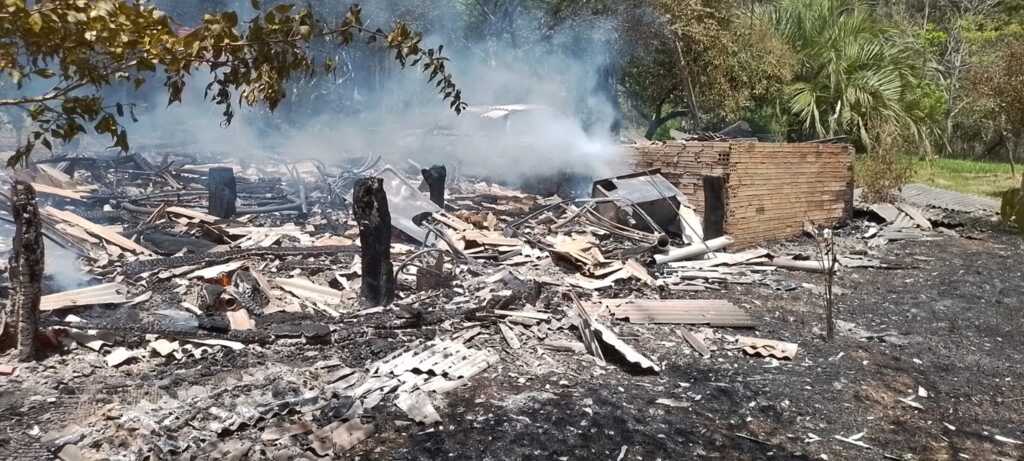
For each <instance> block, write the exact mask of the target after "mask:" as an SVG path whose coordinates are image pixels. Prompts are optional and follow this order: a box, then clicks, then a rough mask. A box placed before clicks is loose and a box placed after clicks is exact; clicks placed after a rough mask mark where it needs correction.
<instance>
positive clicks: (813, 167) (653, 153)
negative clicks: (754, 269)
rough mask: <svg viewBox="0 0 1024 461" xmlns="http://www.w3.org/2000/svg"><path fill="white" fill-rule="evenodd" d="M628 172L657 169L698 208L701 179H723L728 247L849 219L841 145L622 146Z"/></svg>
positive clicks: (849, 181) (845, 149)
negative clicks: (628, 156) (730, 240)
mask: <svg viewBox="0 0 1024 461" xmlns="http://www.w3.org/2000/svg"><path fill="white" fill-rule="evenodd" d="M628 149H629V150H630V154H631V156H632V162H631V163H632V167H633V168H634V169H636V170H642V169H651V168H660V169H661V170H662V175H663V176H665V178H666V179H668V180H669V181H670V182H672V183H673V184H675V185H676V187H678V188H679V190H680V191H682V192H683V193H684V194H686V196H687V198H688V199H689V201H690V204H691V205H692V206H693V207H694V209H695V210H696V211H697V212H698V213H703V211H704V190H703V187H702V184H701V177H702V176H705V175H713V176H724V177H725V181H726V189H727V190H726V208H727V211H726V218H725V231H726V233H728V234H729V235H731V236H732V237H733V238H734V239H736V246H749V245H756V244H759V243H761V242H764V241H766V240H777V239H784V238H789V237H792V236H794V235H798V234H799V233H800V232H801V230H802V229H803V223H804V221H812V222H814V223H816V224H819V225H832V224H835V223H838V222H840V221H843V220H845V219H847V218H848V217H849V213H850V209H851V206H852V200H853V167H852V165H853V148H852V147H850V146H849V145H843V144H809V143H802V144H782V143H679V142H673V143H665V144H650V145H634V146H628Z"/></svg>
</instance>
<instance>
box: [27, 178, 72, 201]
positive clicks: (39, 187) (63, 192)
mask: <svg viewBox="0 0 1024 461" xmlns="http://www.w3.org/2000/svg"><path fill="white" fill-rule="evenodd" d="M32 187H33V188H34V189H35V190H36V192H37V193H40V194H46V195H56V196H58V197H63V198H66V199H70V200H77V201H79V202H84V201H85V194H82V193H80V192H75V191H70V190H67V189H61V188H59V187H53V186H48V185H46V184H40V183H37V182H34V183H32Z"/></svg>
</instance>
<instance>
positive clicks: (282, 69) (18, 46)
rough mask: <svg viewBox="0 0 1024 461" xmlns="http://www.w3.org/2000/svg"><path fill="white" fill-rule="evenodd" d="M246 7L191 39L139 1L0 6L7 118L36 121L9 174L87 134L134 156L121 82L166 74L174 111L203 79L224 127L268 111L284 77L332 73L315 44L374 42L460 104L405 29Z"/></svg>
mask: <svg viewBox="0 0 1024 461" xmlns="http://www.w3.org/2000/svg"><path fill="white" fill-rule="evenodd" d="M251 3H252V6H253V8H254V9H255V10H257V11H258V12H259V14H257V15H256V16H255V17H254V18H253V19H252V20H250V21H248V22H247V23H246V24H239V17H238V14H237V13H236V12H234V11H224V12H220V13H215V14H207V15H205V16H204V17H203V20H202V24H200V25H199V26H198V27H195V28H194V29H191V30H186V29H181V28H178V27H176V26H175V24H176V23H175V22H174V21H173V20H172V19H171V18H170V17H169V16H168V15H167V14H166V13H165V12H164V11H162V10H160V9H157V8H155V7H153V6H149V5H147V4H146V3H143V2H125V1H117V0H93V1H89V0H48V1H45V2H32V4H31V5H29V4H28V3H27V2H26V1H24V0H0V75H2V76H3V77H2V78H4V79H7V80H9V82H10V83H11V84H13V85H14V86H15V87H16V88H17V89H18V90H20V91H19V92H18V95H16V96H11V95H10V94H8V95H4V96H3V97H2V99H0V109H7V108H19V109H23V110H24V111H26V113H27V114H28V117H29V119H30V120H31V122H32V127H31V133H30V134H29V136H28V138H27V139H26V140H25V141H24V144H22V145H20V146H19V147H18V149H17V151H16V152H15V155H14V156H12V157H11V159H10V160H9V161H8V165H9V166H14V165H17V164H19V163H24V162H26V161H27V159H28V157H29V155H30V154H31V153H32V151H33V150H34V148H35V147H36V146H37V145H41V146H43V147H45V148H47V149H51V150H52V148H53V142H54V140H60V141H64V142H67V141H70V140H71V139H73V138H75V137H76V136H78V135H80V134H82V133H86V132H88V131H90V128H91V131H92V132H95V133H97V134H103V135H108V136H109V137H110V138H111V140H112V141H113V146H112V147H117V148H119V149H120V150H122V151H127V150H128V149H129V144H128V135H127V130H126V129H125V127H124V125H123V123H122V120H124V119H125V118H130V119H135V114H134V106H133V105H131V104H124V103H123V102H121V101H111V100H110V98H108V97H106V96H105V95H104V92H103V89H104V88H106V87H108V86H110V85H112V84H115V83H116V82H130V83H131V84H132V85H134V87H135V88H139V87H141V86H142V85H143V84H145V82H146V81H147V80H150V79H153V78H154V77H156V76H158V75H159V76H160V77H162V80H163V85H164V86H165V87H166V90H167V94H168V104H173V103H175V102H180V101H181V97H182V92H183V90H184V88H185V85H186V83H187V82H189V81H190V78H191V77H192V76H193V73H195V72H206V73H208V74H209V81H208V83H207V85H206V95H207V97H208V98H209V100H210V101H211V102H213V103H214V104H217V105H219V106H221V107H222V108H223V117H224V122H225V123H230V122H231V119H232V117H233V116H234V111H235V106H236V105H237V104H245V105H256V104H266V105H267V107H269V108H270V109H271V110H273V109H275V108H276V107H277V105H278V104H279V103H280V102H281V101H282V100H284V99H285V97H286V96H287V94H288V92H287V86H286V83H287V82H288V81H289V80H292V79H294V78H296V77H301V76H308V75H311V74H315V73H330V72H333V71H334V70H335V69H336V67H337V61H336V60H335V59H331V58H327V59H323V60H317V58H316V57H315V56H314V54H312V53H311V52H310V49H309V46H310V43H311V42H313V41H314V40H315V41H318V42H320V43H322V44H325V45H327V46H332V47H336V48H344V47H347V46H348V45H350V44H352V43H353V41H355V40H366V41H367V42H370V43H377V44H379V45H380V46H382V47H384V48H385V49H386V50H388V51H389V52H390V53H391V54H392V55H393V58H394V59H395V60H396V61H397V62H398V63H399V64H400V65H401V66H406V65H410V66H415V67H418V68H420V69H421V70H422V71H423V72H425V73H427V74H428V75H429V81H431V82H433V83H434V84H435V86H436V87H437V89H438V91H439V93H440V94H441V96H442V98H443V99H444V100H445V101H447V102H448V103H449V105H450V107H451V108H452V109H453V110H454V111H456V112H461V110H462V109H463V108H464V107H465V102H463V100H462V94H461V91H460V90H459V89H458V88H457V87H456V85H455V83H454V81H453V77H452V75H451V73H449V72H448V71H447V68H446V63H447V58H445V57H444V56H443V55H442V48H441V47H438V48H436V49H434V48H427V47H424V46H422V45H421V35H420V34H419V33H417V32H415V31H413V30H412V29H411V28H410V27H409V26H408V25H406V24H405V23H403V22H396V23H394V24H393V25H392V27H391V28H390V29H389V30H387V31H385V30H382V29H371V28H369V27H367V26H365V25H364V24H363V20H362V14H361V9H360V8H359V7H358V6H352V7H350V8H349V9H348V10H347V14H346V15H345V16H344V17H343V18H341V19H340V20H337V21H328V20H326V19H324V18H320V17H317V16H316V15H315V14H314V12H313V11H312V10H311V9H309V8H304V9H299V8H295V7H294V6H293V5H291V4H278V5H275V6H273V7H272V8H267V9H265V10H262V9H261V8H260V2H259V1H257V0H253V1H252V2H251ZM37 88H42V89H39V90H36V89H37ZM87 127H88V128H87Z"/></svg>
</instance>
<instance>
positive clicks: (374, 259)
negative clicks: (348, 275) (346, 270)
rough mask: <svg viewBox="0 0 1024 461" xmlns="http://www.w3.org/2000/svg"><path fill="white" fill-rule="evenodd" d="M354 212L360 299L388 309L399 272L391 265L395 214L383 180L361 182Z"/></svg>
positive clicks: (356, 192)
mask: <svg viewBox="0 0 1024 461" xmlns="http://www.w3.org/2000/svg"><path fill="white" fill-rule="evenodd" d="M352 212H353V214H354V215H355V218H356V222H357V223H359V243H360V245H361V247H362V269H363V284H362V288H361V292H360V295H361V296H362V299H363V301H364V302H365V303H367V304H368V305H371V306H386V305H388V304H391V301H393V300H394V299H395V271H394V267H393V265H392V264H391V213H390V212H389V211H388V198H387V194H386V193H385V192H384V180H383V179H381V178H360V179H359V180H358V181H356V184H355V188H354V189H353V191H352Z"/></svg>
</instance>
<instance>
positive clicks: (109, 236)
mask: <svg viewBox="0 0 1024 461" xmlns="http://www.w3.org/2000/svg"><path fill="white" fill-rule="evenodd" d="M13 176H14V177H13V178H12V179H13V181H12V184H13V185H12V186H11V189H10V190H11V193H10V195H9V196H7V197H5V198H6V200H7V202H8V207H6V208H7V209H9V210H10V213H9V214H8V215H7V216H2V219H4V220H7V221H10V222H13V223H14V225H15V227H16V230H15V232H14V234H13V248H12V250H11V252H10V254H11V256H10V260H9V263H8V266H7V268H6V271H7V272H8V274H9V276H10V285H9V287H7V291H8V295H7V297H6V300H7V302H6V306H5V307H6V308H5V310H4V314H5V315H4V317H3V322H2V323H0V332H2V334H3V338H4V339H11V338H13V339H14V340H13V341H8V342H7V347H9V348H12V349H13V350H15V351H16V352H15V354H16V357H17V358H18V359H21V360H32V359H37V358H41V359H42V360H45V357H46V356H47V354H54V353H55V351H56V350H57V349H72V350H74V349H78V352H74V353H81V354H93V355H99V356H101V357H102V359H103V361H104V362H105V363H106V364H107V365H108V366H110V367H145V366H147V364H173V363H175V362H180V361H194V360H203V359H205V358H208V357H216V356H222V355H224V354H239V353H249V354H261V353H266V352H267V351H273V350H278V349H281V348H287V349H295V348H303V347H310V348H311V349H310V351H311V353H312V354H319V353H320V352H313V351H321V352H322V351H324V350H328V351H335V352H336V353H337V354H338V356H339V357H346V355H345V354H344V353H343V351H345V350H346V348H349V347H356V346H357V345H359V344H363V343H365V342H367V341H386V342H388V344H390V346H389V348H388V349H389V351H390V352H389V353H385V354H378V355H377V356H375V357H372V360H366V361H362V362H349V361H346V360H343V359H338V358H334V357H331V356H324V357H322V358H320V359H319V360H317V361H316V363H314V364H311V365H309V366H306V367H299V368H291V369H288V370H285V369H280V365H268V366H267V369H266V370H265V373H263V374H260V375H259V376H249V377H248V378H246V379H247V381H245V385H244V386H242V385H240V383H239V382H238V380H235V384H236V386H235V387H230V386H228V387H225V388H224V389H221V390H217V391H216V392H211V393H207V394H196V395H181V394H178V395H175V396H169V395H168V396H165V397H164V400H162V402H163V403H162V404H160V405H151V404H145V402H140V403H139V405H137V406H136V407H134V408H126V409H124V410H123V412H122V417H121V420H120V421H119V423H118V424H119V425H121V426H123V427H131V428H135V429H133V430H132V431H131V436H130V437H128V436H127V435H125V434H124V433H121V432H118V431H115V430H109V431H103V430H98V429H88V428H81V427H79V428H77V429H74V428H72V429H60V430H58V429H59V428H51V429H54V433H53V434H52V437H49V438H46V440H47V443H48V444H49V446H50V448H51V449H52V450H53V452H54V453H58V452H60V451H62V450H66V449H69V448H68V447H73V448H72V450H86V451H88V450H94V451H95V450H100V447H111V446H121V447H127V448H126V449H127V450H129V451H130V452H131V453H132V454H133V455H138V456H139V457H145V456H152V457H155V458H162V457H184V456H188V457H197V456H209V457H213V458H218V459H219V458H234V459H237V457H238V456H242V455H245V454H246V453H248V454H252V453H255V452H256V451H261V450H262V451H263V452H264V453H272V452H273V453H278V454H281V453H286V452H287V453H291V452H294V453H292V454H293V455H298V454H303V453H305V454H316V455H317V456H328V457H329V456H340V455H341V453H343V452H345V451H346V450H349V449H351V448H352V447H353V446H355V445H356V444H358V443H360V442H361V441H362V440H365V439H366V438H368V437H370V436H372V435H373V434H374V433H375V432H377V431H380V430H383V429H385V428H387V427H389V425H390V424H391V422H389V421H386V420H384V419H381V418H382V416H381V415H382V414H384V415H390V416H389V417H390V418H392V419H393V418H395V416H394V412H393V411H392V412H383V413H381V412H380V411H375V409H380V408H382V407H383V406H387V405H394V406H395V407H397V408H398V409H400V410H401V412H402V413H403V414H404V415H406V416H405V417H406V418H408V419H409V420H411V421H413V422H415V423H417V424H426V425H430V424H434V423H437V422H439V421H441V418H442V414H441V413H439V412H438V409H437V408H436V407H435V406H434V404H433V402H434V401H435V399H436V396H437V395H439V394H443V393H446V392H453V391H456V390H457V389H459V388H460V387H463V386H465V385H467V383H469V382H470V381H471V380H472V379H473V378H474V377H475V376H477V375H478V374H480V373H484V372H486V371H487V370H488V369H489V368H490V367H491V366H493V365H494V364H496V363H499V362H501V361H504V360H521V359H520V358H519V357H520V355H521V354H522V353H523V352H525V351H533V352H531V353H536V354H566V353H568V354H575V355H578V356H579V359H580V360H592V361H593V362H594V363H597V364H604V363H606V362H612V363H614V364H616V365H617V366H621V367H623V368H624V369H625V370H627V371H629V372H634V373H658V372H659V370H660V369H661V368H662V367H663V366H664V364H663V363H659V362H658V361H657V358H656V355H657V351H656V350H650V349H646V350H645V349H642V348H638V347H637V345H636V344H635V343H634V341H633V340H632V339H630V338H629V337H619V334H618V333H617V330H619V329H620V326H621V325H625V324H626V323H631V324H641V325H644V324H670V325H678V328H679V330H678V331H679V334H680V335H681V337H683V338H685V340H686V342H688V343H689V344H690V345H692V346H693V348H694V350H695V351H697V353H699V354H701V355H705V356H706V355H710V354H711V353H712V351H714V350H720V349H743V350H745V351H747V352H748V353H749V354H752V355H758V356H764V357H769V359H768V360H774V359H792V358H793V357H794V355H795V354H796V353H797V346H796V344H792V343H786V342H784V341H776V340H768V339H759V338H753V337H750V336H748V335H749V331H750V330H751V329H754V328H756V327H757V326H758V319H757V318H756V317H754V316H752V315H750V314H749V313H748V312H747V311H746V310H745V309H744V307H743V305H742V303H740V304H737V303H736V302H734V301H729V300H726V299H725V298H724V297H723V294H722V291H723V288H724V287H726V286H728V285H730V284H758V285H764V286H768V287H771V288H772V289H776V290H794V289H803V288H806V287H807V286H806V284H803V285H801V284H798V283H795V282H794V281H792V280H791V277H790V274H789V271H793V270H796V271H810V272H819V271H820V270H821V269H822V266H820V264H819V262H818V261H817V260H816V259H815V256H814V255H813V254H812V253H811V252H809V251H808V250H806V248H807V246H806V245H804V247H803V248H804V250H802V253H801V252H799V251H798V252H786V251H782V252H780V251H779V250H777V249H776V250H772V251H769V250H768V249H765V248H758V247H747V248H731V245H732V244H733V243H734V242H733V240H732V239H731V238H730V237H729V236H728V235H720V233H721V225H720V223H719V224H715V223H710V224H709V225H706V224H705V223H704V222H703V220H702V219H701V218H700V217H699V216H698V213H697V212H695V211H694V210H693V209H692V208H690V205H689V203H688V201H687V198H686V197H685V195H684V194H683V193H681V192H680V191H679V190H678V189H676V187H675V186H673V184H672V183H670V182H669V181H667V180H666V179H665V178H664V177H662V176H661V175H660V174H659V173H658V171H656V170H654V171H641V172H636V173H633V174H630V175H625V176H619V177H616V178H608V179H599V180H597V181H594V183H593V189H592V190H591V191H590V192H591V194H590V195H591V196H590V197H589V198H576V199H563V198H560V197H557V196H553V197H542V196H537V195H532V194H529V193H525V192H522V191H519V190H514V189H510V188H508V187H503V186H499V185H496V184H492V183H489V182H485V181H478V180H474V179H471V178H465V177H459V176H458V175H454V174H452V173H451V170H448V169H446V168H445V167H444V166H440V165H435V166H431V167H430V168H420V167H415V168H412V167H410V168H396V167H393V166H389V165H386V164H385V163H384V162H383V161H381V159H379V158H366V159H362V160H358V161H355V162H351V163H347V164H339V165H327V164H324V163H321V162H317V161H303V162H292V163H280V162H276V163H275V162H269V161H268V162H265V163H252V162H236V161H230V160H219V161H218V162H217V163H211V162H208V161H206V160H205V159H202V158H197V157H195V156H187V155H176V154H165V155H141V154H135V155H131V156H128V157H117V158H113V159H103V158H101V157H63V158H56V159H52V160H48V161H45V162H41V163H37V164H36V165H34V166H33V167H31V168H30V169H27V170H24V171H20V172H17V173H15V174H13ZM900 210H903V211H902V213H904V214H906V215H907V216H908V218H907V219H909V221H908V222H910V223H912V224H913V225H914V226H916V227H915V231H914V232H924V233H934V230H933V229H930V228H929V229H924V227H925V226H924V224H925V222H926V221H925V222H922V219H924V220H926V218H924V217H923V216H924V215H922V214H921V213H918V212H916V211H911V210H912V209H911V208H908V207H904V208H900ZM913 210H916V209H913ZM890 211H891V210H889V209H888V208H884V207H881V208H878V209H877V210H876V212H877V213H878V214H879V215H881V216H882V218H883V219H885V220H886V221H897V220H899V219H901V218H900V217H901V216H902V215H893V216H890V215H889V212H890ZM5 214H6V213H5ZM704 215H705V216H708V213H707V212H706V210H705V213H704ZM882 232H886V231H882ZM858 233H859V231H858ZM876 234H879V232H877V231H876V232H875V234H872V235H865V237H868V238H877V237H876ZM706 235H707V236H708V238H705V236H706ZM927 235H931V234H927ZM927 235H925V237H927ZM883 236H884V235H883ZM44 237H45V239H46V240H47V241H46V245H47V247H48V249H47V251H50V249H59V250H60V251H67V252H68V254H71V255H74V256H75V257H77V261H72V260H71V259H72V258H71V257H67V258H63V259H61V260H60V261H59V263H58V265H63V266H65V267H50V266H46V267H44V265H43V262H42V261H43V255H44V252H43V245H42V240H43V238H44ZM711 237H713V238H711ZM869 242H876V241H874V240H867V239H861V238H859V235H856V234H855V235H853V236H852V237H851V238H844V239H841V242H840V244H839V245H838V246H837V248H838V250H836V251H840V252H841V254H840V255H839V257H838V261H839V264H840V266H841V268H840V269H842V270H850V269H852V268H877V269H891V268H902V267H906V266H908V265H910V264H909V263H907V262H905V261H904V262H901V261H889V260H885V259H884V258H880V257H877V256H876V255H875V254H873V252H872V248H873V247H874V246H875V245H876V244H872V245H869ZM787 246H792V247H797V246H798V245H789V244H781V245H776V247H777V248H786V247H787ZM69 268H74V270H80V271H81V272H82V273H84V274H86V275H87V276H88V277H90V278H91V281H90V282H89V283H87V284H85V286H66V285H61V284H60V283H59V281H58V280H55V279H53V278H52V277H51V276H48V275H47V276H44V275H43V271H44V269H45V270H46V271H47V273H49V272H50V270H51V269H55V270H56V269H60V270H68V269H69ZM44 294H45V295H44ZM719 328H724V329H728V330H718V329H719ZM743 330H746V331H745V332H743V334H742V335H741V334H739V332H741V331H743ZM783 339H784V338H783ZM715 344H717V347H716V346H715ZM325 346H326V347H329V349H323V347H325ZM313 348H315V349H313ZM37 349H38V350H37ZM271 388H273V389H274V391H273V392H271V391H270V389H271ZM280 389H287V390H286V391H280ZM241 428H249V429H250V430H249V432H248V433H253V430H255V433H257V434H260V436H259V437H257V438H246V437H237V436H233V437H229V436H228V435H230V434H234V433H236V432H239V431H241V430H242V429H241ZM62 431H63V432H62ZM68 431H70V432H68ZM90 431H92V432H90ZM64 432H68V433H64ZM118 437H122V438H126V440H127V441H124V442H118V441H117V440H119V439H118ZM285 440H290V442H289V443H283V441H285ZM254 450H255V451H254ZM289 450H291V451H289Z"/></svg>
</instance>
